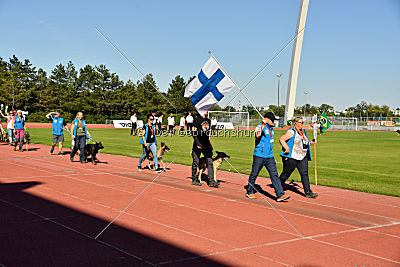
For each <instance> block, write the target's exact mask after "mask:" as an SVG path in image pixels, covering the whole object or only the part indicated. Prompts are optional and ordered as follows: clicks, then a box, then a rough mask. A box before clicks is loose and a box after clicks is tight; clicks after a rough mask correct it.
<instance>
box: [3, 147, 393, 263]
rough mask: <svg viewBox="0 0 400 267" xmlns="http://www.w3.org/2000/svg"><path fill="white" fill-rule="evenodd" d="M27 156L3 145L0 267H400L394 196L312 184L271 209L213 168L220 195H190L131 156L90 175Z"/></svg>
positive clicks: (61, 159)
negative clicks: (308, 192) (308, 193)
mask: <svg viewBox="0 0 400 267" xmlns="http://www.w3.org/2000/svg"><path fill="white" fill-rule="evenodd" d="M29 149H30V151H25V152H22V153H21V152H14V151H11V148H10V146H8V145H5V144H0V166H1V173H0V211H1V219H0V240H1V242H0V266H27V265H28V266H60V265H63V266H99V265H100V266H125V265H126V266H155V265H157V266H159V265H160V266H282V265H284V266H397V265H400V199H399V198H395V197H388V196H381V195H373V194H366V193H360V192H354V191H349V190H343V189H336V188H329V187H323V186H314V187H313V190H314V191H315V192H318V193H319V194H320V196H319V197H318V198H317V199H307V198H305V197H303V196H302V195H300V194H298V193H295V192H290V191H289V192H288V193H289V194H291V195H292V197H291V199H290V200H289V201H288V202H285V203H276V202H274V201H273V200H272V199H271V198H269V197H268V195H269V194H271V195H273V189H272V188H271V187H270V186H269V184H270V181H269V180H267V179H259V180H258V184H259V185H261V187H262V189H263V194H264V195H263V196H264V197H265V199H264V198H263V197H261V195H260V194H258V196H259V197H258V199H256V200H250V199H246V198H245V197H244V192H245V191H244V186H245V185H246V179H247V176H246V177H242V176H240V175H238V174H234V173H229V172H224V171H219V172H218V173H217V175H218V179H219V180H220V182H221V188H209V187H208V186H207V185H206V184H205V183H204V184H203V186H201V187H197V186H192V185H191V183H190V182H191V179H190V178H189V177H190V167H188V166H182V165H178V164H171V165H170V169H169V170H167V171H166V172H164V173H162V174H161V175H160V176H159V177H157V179H156V180H155V181H154V183H151V181H152V180H153V179H154V178H155V177H156V174H155V173H154V172H152V171H149V170H144V171H142V172H138V171H137V170H136V168H135V166H136V165H137V162H138V159H135V158H129V157H124V156H114V155H107V154H99V156H98V158H99V159H100V160H101V161H102V163H99V164H98V165H97V166H93V165H92V164H90V163H88V164H80V163H78V162H73V163H71V162H70V161H69V159H68V155H63V156H56V155H52V156H51V155H49V153H48V152H49V147H48V146H44V145H36V144H31V145H30V147H29ZM56 150H57V149H56ZM224 164H227V163H224ZM144 189H146V190H144ZM292 189H294V187H293V188H292ZM298 189H299V190H300V191H302V189H301V188H298ZM143 190H144V191H143ZM141 192H142V193H141ZM140 193H141V194H140ZM139 194H140V195H139ZM135 198H136V200H135V201H134V202H133V203H132V205H131V206H130V207H129V208H128V209H126V211H125V212H124V213H123V214H122V215H121V216H120V217H118V219H116V220H115V222H114V223H113V224H112V225H111V226H110V227H109V228H108V229H107V230H105V231H104V233H103V234H102V235H101V236H100V237H99V238H98V239H97V240H96V239H94V237H95V236H96V235H97V234H98V233H99V232H100V231H101V230H102V229H104V227H105V226H106V225H107V224H108V223H109V222H110V221H111V220H112V219H113V218H115V217H116V216H117V215H118V214H119V213H120V211H121V210H122V209H124V208H125V207H126V206H127V204H128V203H129V202H131V201H132V200H133V199H135ZM267 200H268V201H269V203H271V204H272V205H273V206H274V207H275V208H276V209H277V210H278V211H279V213H280V214H281V215H282V216H284V217H285V218H286V219H287V220H288V221H289V222H290V223H291V224H292V225H293V226H294V228H295V229H294V228H293V227H292V226H290V225H289V224H288V223H287V222H286V221H285V219H284V218H283V217H282V216H281V215H280V214H279V213H278V212H277V211H276V210H274V209H273V208H272V207H271V205H270V204H268V202H267ZM299 233H300V234H299Z"/></svg>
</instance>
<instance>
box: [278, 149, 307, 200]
mask: <svg viewBox="0 0 400 267" xmlns="http://www.w3.org/2000/svg"><path fill="white" fill-rule="evenodd" d="M282 162H283V171H282V173H281V176H279V179H280V180H281V183H282V185H283V184H284V183H285V182H286V180H287V179H288V178H289V177H290V175H291V174H292V172H293V171H294V169H296V168H297V170H298V171H299V173H300V176H301V183H302V184H303V188H304V192H305V193H308V192H310V190H311V189H310V178H309V177H308V159H307V157H304V159H302V160H296V159H292V158H286V157H282Z"/></svg>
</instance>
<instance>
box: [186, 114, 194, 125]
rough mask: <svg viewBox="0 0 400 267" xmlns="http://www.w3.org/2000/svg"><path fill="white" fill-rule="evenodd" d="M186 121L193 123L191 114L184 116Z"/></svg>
mask: <svg viewBox="0 0 400 267" xmlns="http://www.w3.org/2000/svg"><path fill="white" fill-rule="evenodd" d="M186 122H187V123H193V117H192V116H191V115H188V116H187V117H186Z"/></svg>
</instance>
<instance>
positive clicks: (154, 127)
mask: <svg viewBox="0 0 400 267" xmlns="http://www.w3.org/2000/svg"><path fill="white" fill-rule="evenodd" d="M144 129H145V133H144V140H146V139H147V134H148V133H149V125H147V124H146V125H144ZM153 131H154V143H155V144H157V135H156V126H155V125H153ZM140 143H141V144H142V145H144V142H143V138H140Z"/></svg>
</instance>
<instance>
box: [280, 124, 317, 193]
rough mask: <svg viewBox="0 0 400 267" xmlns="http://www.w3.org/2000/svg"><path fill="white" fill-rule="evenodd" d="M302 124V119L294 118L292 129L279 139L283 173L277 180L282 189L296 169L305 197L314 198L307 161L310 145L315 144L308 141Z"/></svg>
mask: <svg viewBox="0 0 400 267" xmlns="http://www.w3.org/2000/svg"><path fill="white" fill-rule="evenodd" d="M303 123H304V120H303V118H301V117H296V118H294V120H293V127H292V129H291V130H289V131H287V132H286V133H285V134H284V135H282V136H281V138H279V142H280V143H281V145H282V152H281V157H282V162H283V171H282V173H281V176H280V177H279V179H280V181H281V183H282V187H283V185H284V184H285V182H286V180H287V179H288V178H289V177H290V175H291V174H292V172H293V171H294V169H296V168H297V170H298V171H299V173H300V176H301V183H302V184H303V189H304V193H305V196H306V197H308V198H316V197H317V196H318V194H317V193H314V192H313V191H311V188H310V178H309V177H308V161H310V160H311V150H310V145H312V144H315V142H314V140H313V141H309V140H308V136H307V132H306V130H305V129H303Z"/></svg>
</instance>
